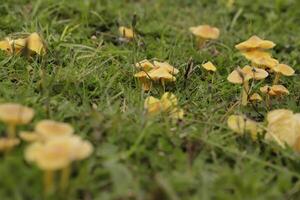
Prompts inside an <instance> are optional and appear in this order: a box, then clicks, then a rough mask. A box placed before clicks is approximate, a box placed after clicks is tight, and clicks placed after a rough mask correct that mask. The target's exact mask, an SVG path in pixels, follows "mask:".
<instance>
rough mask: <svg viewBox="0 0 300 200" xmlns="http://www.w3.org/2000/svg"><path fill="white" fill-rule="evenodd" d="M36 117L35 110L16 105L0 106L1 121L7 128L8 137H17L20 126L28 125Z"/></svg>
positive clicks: (6, 104) (5, 104)
mask: <svg viewBox="0 0 300 200" xmlns="http://www.w3.org/2000/svg"><path fill="white" fill-rule="evenodd" d="M33 116H34V110H33V109H31V108H29V107H26V106H22V105H20V104H16V103H4V104H0V121H2V122H4V123H5V124H6V126H7V133H8V136H9V137H11V138H14V137H15V136H16V127H17V126H18V125H24V124H28V123H29V122H30V121H31V120H32V118H33Z"/></svg>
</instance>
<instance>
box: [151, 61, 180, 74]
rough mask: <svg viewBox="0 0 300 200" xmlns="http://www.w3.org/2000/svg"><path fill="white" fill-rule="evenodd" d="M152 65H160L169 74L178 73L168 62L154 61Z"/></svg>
mask: <svg viewBox="0 0 300 200" xmlns="http://www.w3.org/2000/svg"><path fill="white" fill-rule="evenodd" d="M154 65H155V66H156V67H161V68H164V69H166V70H167V71H168V72H169V73H170V74H172V75H176V74H178V73H179V70H178V69H176V68H175V67H173V66H172V65H170V64H169V63H167V62H158V61H154Z"/></svg>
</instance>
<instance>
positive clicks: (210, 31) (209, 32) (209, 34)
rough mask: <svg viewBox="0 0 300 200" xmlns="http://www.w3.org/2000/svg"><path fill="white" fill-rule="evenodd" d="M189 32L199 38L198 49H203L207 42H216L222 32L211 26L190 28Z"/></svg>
mask: <svg viewBox="0 0 300 200" xmlns="http://www.w3.org/2000/svg"><path fill="white" fill-rule="evenodd" d="M189 30H190V32H192V34H193V35H195V36H196V37H197V39H198V48H201V47H203V46H204V44H205V42H206V41H207V40H216V39H218V38H219V36H220V30H219V29H218V28H216V27H212V26H209V25H200V26H196V27H190V29H189Z"/></svg>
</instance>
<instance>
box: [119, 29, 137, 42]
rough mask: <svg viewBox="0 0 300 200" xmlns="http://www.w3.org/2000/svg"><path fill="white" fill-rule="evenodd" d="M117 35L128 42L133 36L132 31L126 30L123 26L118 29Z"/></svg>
mask: <svg viewBox="0 0 300 200" xmlns="http://www.w3.org/2000/svg"><path fill="white" fill-rule="evenodd" d="M119 34H120V35H121V36H122V37H123V38H126V39H128V40H132V39H133V38H134V36H135V33H134V31H133V30H132V29H131V28H127V27H125V26H120V27H119Z"/></svg>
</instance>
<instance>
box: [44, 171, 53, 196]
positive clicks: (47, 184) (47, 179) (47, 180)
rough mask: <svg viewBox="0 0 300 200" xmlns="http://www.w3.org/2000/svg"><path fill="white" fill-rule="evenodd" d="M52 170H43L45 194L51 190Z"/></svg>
mask: <svg viewBox="0 0 300 200" xmlns="http://www.w3.org/2000/svg"><path fill="white" fill-rule="evenodd" d="M53 181H54V171H51V170H46V171H45V172H44V191H45V194H49V193H51V191H52V190H53Z"/></svg>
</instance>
